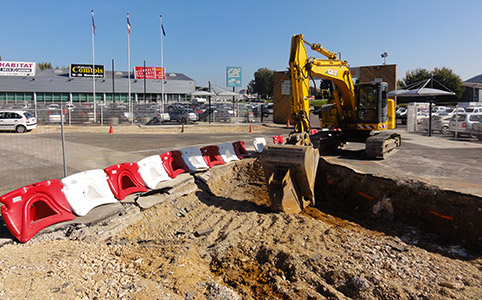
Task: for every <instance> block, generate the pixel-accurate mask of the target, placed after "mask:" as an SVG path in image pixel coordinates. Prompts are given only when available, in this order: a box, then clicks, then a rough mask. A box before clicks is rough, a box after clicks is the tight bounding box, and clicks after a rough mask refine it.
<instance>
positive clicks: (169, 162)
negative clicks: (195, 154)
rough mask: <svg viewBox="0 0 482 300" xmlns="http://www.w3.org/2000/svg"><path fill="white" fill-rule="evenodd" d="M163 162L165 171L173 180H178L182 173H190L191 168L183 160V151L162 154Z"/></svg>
mask: <svg viewBox="0 0 482 300" xmlns="http://www.w3.org/2000/svg"><path fill="white" fill-rule="evenodd" d="M161 160H162V164H163V165H164V169H166V172H167V174H168V175H169V177H171V178H172V179H174V178H176V177H177V175H179V174H181V173H184V172H189V168H188V167H187V165H186V163H185V162H184V159H183V158H182V152H181V151H169V152H166V153H163V154H161Z"/></svg>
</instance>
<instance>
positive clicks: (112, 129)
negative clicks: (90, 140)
mask: <svg viewBox="0 0 482 300" xmlns="http://www.w3.org/2000/svg"><path fill="white" fill-rule="evenodd" d="M109 133H114V128H112V123H110V128H109Z"/></svg>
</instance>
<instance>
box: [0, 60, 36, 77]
mask: <svg viewBox="0 0 482 300" xmlns="http://www.w3.org/2000/svg"><path fill="white" fill-rule="evenodd" d="M36 68H37V65H36V63H33V62H16V61H0V76H35V69H36Z"/></svg>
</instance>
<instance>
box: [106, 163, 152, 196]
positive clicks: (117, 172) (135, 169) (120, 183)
mask: <svg viewBox="0 0 482 300" xmlns="http://www.w3.org/2000/svg"><path fill="white" fill-rule="evenodd" d="M104 171H105V173H107V176H108V178H107V183H108V184H109V187H110V189H111V191H112V193H113V194H114V196H115V197H116V198H117V199H119V200H122V199H124V198H125V197H127V195H130V194H133V193H138V192H147V189H146V186H145V185H144V182H143V181H142V177H141V174H140V173H139V166H138V165H137V164H136V163H133V162H129V163H122V164H117V165H113V166H110V167H108V168H105V169H104Z"/></svg>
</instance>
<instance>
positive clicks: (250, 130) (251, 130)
mask: <svg viewBox="0 0 482 300" xmlns="http://www.w3.org/2000/svg"><path fill="white" fill-rule="evenodd" d="M249 133H253V126H251V124H249Z"/></svg>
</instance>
